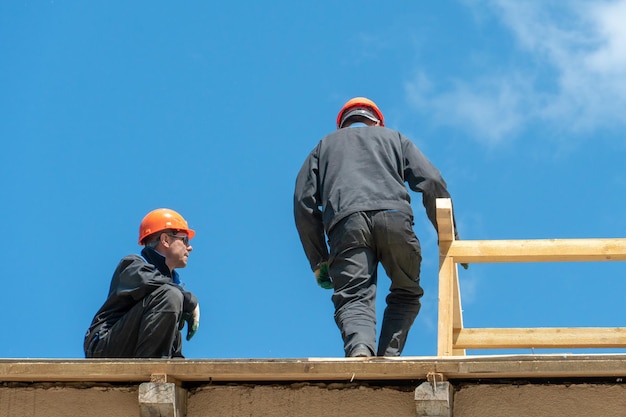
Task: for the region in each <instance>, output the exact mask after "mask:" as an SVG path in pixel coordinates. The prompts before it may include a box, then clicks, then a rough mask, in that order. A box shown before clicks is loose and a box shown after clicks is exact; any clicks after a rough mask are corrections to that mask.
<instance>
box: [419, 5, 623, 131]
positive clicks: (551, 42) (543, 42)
mask: <svg viewBox="0 0 626 417" xmlns="http://www.w3.org/2000/svg"><path fill="white" fill-rule="evenodd" d="M465 3H466V4H468V5H469V6H470V7H471V8H472V10H473V11H474V12H476V13H480V12H484V10H488V11H489V12H491V13H492V14H493V15H494V16H495V17H496V19H497V20H499V21H500V22H501V23H502V24H503V25H504V27H505V28H507V29H508V30H509V31H510V32H511V34H512V35H513V38H514V40H515V43H516V44H515V46H516V47H517V52H516V53H519V54H523V56H524V57H525V58H527V59H528V61H527V62H532V63H533V64H534V66H531V65H526V66H519V65H517V66H513V64H510V66H506V64H503V65H504V66H501V67H499V68H486V69H485V71H484V72H483V74H482V75H481V76H480V78H479V79H463V78H461V77H462V76H459V79H457V80H456V81H455V82H454V83H453V84H452V86H451V87H450V88H448V90H447V91H441V88H443V87H442V86H437V85H433V84H432V81H431V80H430V79H429V77H428V75H426V74H419V75H418V76H416V78H415V80H412V81H410V82H408V83H407V92H408V95H409V97H410V100H411V101H412V102H413V103H414V104H415V105H417V106H418V107H419V108H421V109H423V110H427V111H429V112H431V113H433V114H434V115H435V119H436V120H437V121H438V122H440V123H447V124H451V125H459V126H465V127H466V128H467V129H469V130H471V131H472V132H473V133H474V134H475V135H476V136H477V137H478V138H479V140H483V141H486V142H489V143H497V142H499V141H502V140H505V139H506V138H507V137H510V136H512V135H515V134H516V133H519V132H520V131H521V130H522V129H524V128H525V127H526V126H528V125H530V124H537V123H543V124H545V125H548V126H550V127H552V128H555V129H556V130H562V131H568V132H570V133H581V134H589V133H591V132H594V131H596V130H602V129H609V130H610V129H616V128H623V127H625V125H626V117H625V116H626V25H624V24H623V22H625V21H626V0H615V1H608V0H588V1H577V0H570V1H555V0H544V1H525V2H520V1H517V0H466V1H465ZM482 21H483V22H485V20H484V19H483V20H482ZM483 24H485V23H483ZM478 52H480V53H485V52H484V51H478ZM516 62H518V61H517V60H516ZM537 67H540V68H542V69H543V70H544V71H543V74H542V76H541V77H540V76H539V75H538V71H537ZM546 74H549V76H547V75H546Z"/></svg>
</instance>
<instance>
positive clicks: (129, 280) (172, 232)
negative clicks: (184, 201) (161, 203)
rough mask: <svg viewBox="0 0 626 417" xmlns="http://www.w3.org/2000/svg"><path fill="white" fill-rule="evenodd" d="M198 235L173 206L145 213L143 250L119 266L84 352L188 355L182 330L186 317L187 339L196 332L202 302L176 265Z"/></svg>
mask: <svg viewBox="0 0 626 417" xmlns="http://www.w3.org/2000/svg"><path fill="white" fill-rule="evenodd" d="M194 235H195V232H194V231H193V230H192V229H190V228H189V226H188V225H187V221H185V219H184V218H183V217H182V216H181V215H180V214H178V213H177V212H175V211H174V210H170V209H166V208H161V209H156V210H153V211H151V212H150V213H148V214H147V215H146V216H145V217H144V218H143V220H142V222H141V225H140V226H139V244H140V245H144V248H143V250H142V251H141V255H142V256H139V255H128V256H126V257H125V258H123V259H122V260H121V261H120V263H119V265H118V266H117V268H116V269H115V272H114V273H113V278H112V279H111V286H110V288H109V295H108V297H107V299H106V301H105V302H104V304H103V305H102V307H101V308H100V310H99V311H98V312H97V313H96V315H95V317H94V319H93V321H92V323H91V326H90V327H89V330H87V334H86V335H85V342H84V349H85V357H87V358H176V357H178V358H182V357H184V356H183V354H182V336H181V332H180V331H181V330H182V329H183V327H184V325H185V323H187V340H190V339H191V338H192V336H193V335H194V334H195V333H196V331H197V330H198V324H199V322H200V307H199V305H198V299H197V298H196V296H195V295H193V294H192V293H190V292H189V291H186V290H184V289H183V287H182V284H181V281H180V278H179V276H178V272H177V271H176V270H175V269H176V268H184V267H185V266H187V258H188V257H189V253H190V252H191V251H192V250H193V248H192V246H191V244H190V243H189V240H190V239H191V238H193V236H194Z"/></svg>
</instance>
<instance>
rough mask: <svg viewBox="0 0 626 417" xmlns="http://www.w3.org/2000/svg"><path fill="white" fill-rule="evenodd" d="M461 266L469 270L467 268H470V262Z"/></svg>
mask: <svg viewBox="0 0 626 417" xmlns="http://www.w3.org/2000/svg"><path fill="white" fill-rule="evenodd" d="M461 266H462V267H463V269H465V270H467V268H469V264H461Z"/></svg>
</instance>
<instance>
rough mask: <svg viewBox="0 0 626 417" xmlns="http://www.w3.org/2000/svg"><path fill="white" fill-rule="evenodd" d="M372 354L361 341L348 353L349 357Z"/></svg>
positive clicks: (369, 355)
mask: <svg viewBox="0 0 626 417" xmlns="http://www.w3.org/2000/svg"><path fill="white" fill-rule="evenodd" d="M371 356H372V351H371V350H370V348H368V347H367V346H366V345H364V344H363V343H359V344H357V345H356V346H355V347H354V348H353V349H352V350H351V351H350V354H349V355H348V357H349V358H369V357H371Z"/></svg>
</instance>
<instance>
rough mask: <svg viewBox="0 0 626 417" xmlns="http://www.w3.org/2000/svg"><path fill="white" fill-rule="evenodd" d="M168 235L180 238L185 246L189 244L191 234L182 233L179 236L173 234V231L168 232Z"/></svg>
mask: <svg viewBox="0 0 626 417" xmlns="http://www.w3.org/2000/svg"><path fill="white" fill-rule="evenodd" d="M167 235H168V236H170V237H173V238H177V239H180V240H182V241H183V244H184V245H185V246H189V236H187V235H180V236H179V235H175V234H172V233H168V234H167Z"/></svg>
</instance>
